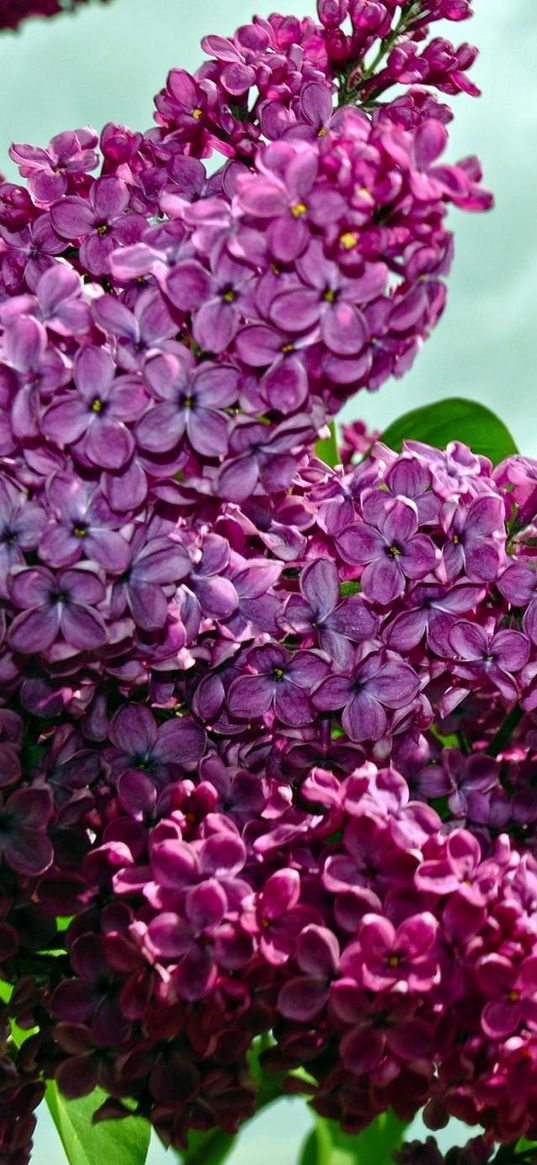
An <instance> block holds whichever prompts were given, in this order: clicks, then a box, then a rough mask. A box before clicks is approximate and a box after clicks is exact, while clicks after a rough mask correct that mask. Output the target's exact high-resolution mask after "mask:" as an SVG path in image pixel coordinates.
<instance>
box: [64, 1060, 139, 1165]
mask: <svg viewBox="0 0 537 1165" xmlns="http://www.w3.org/2000/svg"><path fill="white" fill-rule="evenodd" d="M104 1100H106V1093H104V1092H102V1091H101V1089H100V1088H97V1089H95V1092H92V1093H91V1096H83V1097H81V1099H80V1100H66V1098H65V1097H64V1096H62V1095H61V1093H60V1092H59V1091H58V1088H57V1086H56V1083H55V1082H54V1081H53V1080H51V1081H49V1083H48V1084H47V1092H46V1101H47V1105H48V1108H49V1110H50V1114H51V1116H52V1119H53V1121H54V1124H55V1125H56V1128H57V1130H58V1133H59V1136H60V1140H61V1142H62V1145H63V1147H64V1150H65V1154H66V1156H67V1159H68V1161H69V1163H70V1165H144V1162H145V1159H146V1157H147V1151H148V1149H149V1139H150V1136H151V1128H150V1125H149V1122H148V1121H146V1120H144V1119H143V1118H142V1117H139V1116H129V1117H126V1118H125V1120H111V1121H101V1122H100V1123H99V1124H97V1125H92V1123H91V1118H92V1116H93V1114H94V1112H95V1110H96V1109H97V1108H99V1106H100V1105H101V1104H102V1103H103V1101H104Z"/></svg>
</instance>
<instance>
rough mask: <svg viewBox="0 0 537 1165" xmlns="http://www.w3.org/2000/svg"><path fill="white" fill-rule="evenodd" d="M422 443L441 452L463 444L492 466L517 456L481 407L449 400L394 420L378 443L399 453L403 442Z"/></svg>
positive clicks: (505, 432)
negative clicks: (461, 442)
mask: <svg viewBox="0 0 537 1165" xmlns="http://www.w3.org/2000/svg"><path fill="white" fill-rule="evenodd" d="M405 439H406V440H411V441H425V442H426V443H427V444H428V445H434V446H435V447H436V448H437V449H444V448H445V446H446V445H447V444H448V443H449V442H450V441H463V442H464V444H465V445H469V446H470V448H471V449H473V451H474V453H479V454H482V455H484V456H485V457H490V459H491V461H493V462H494V464H495V465H497V464H498V462H499V461H503V459H504V457H509V456H510V455H511V454H512V453H517V452H518V450H517V447H516V445H515V442H514V440H513V438H512V436H511V434H510V432H509V429H508V428H507V427H506V426H505V425H504V423H503V421H500V419H499V417H497V416H496V415H495V414H494V413H493V412H491V410H490V409H488V408H486V407H485V405H482V404H478V403H477V401H472V400H464V399H463V398H462V397H452V398H451V399H449V400H440V401H436V402H435V403H434V404H431V405H424V406H423V408H420V409H412V411H411V412H409V413H405V415H404V416H402V417H398V419H397V420H396V421H394V422H393V424H391V425H388V428H387V429H385V430H384V433H383V434H382V437H381V440H382V441H384V442H385V444H386V445H389V446H390V448H391V449H397V450H399V449H400V448H401V445H402V443H403V441H404V440H405Z"/></svg>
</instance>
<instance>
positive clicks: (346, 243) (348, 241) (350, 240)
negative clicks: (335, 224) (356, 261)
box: [339, 231, 358, 251]
mask: <svg viewBox="0 0 537 1165" xmlns="http://www.w3.org/2000/svg"><path fill="white" fill-rule="evenodd" d="M339 241H340V244H341V246H342V247H343V250H344V251H352V250H353V248H354V247H355V246H356V244H357V242H358V235H355V234H354V231H345V233H344V234H342V235H340V236H339Z"/></svg>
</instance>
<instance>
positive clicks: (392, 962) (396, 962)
mask: <svg viewBox="0 0 537 1165" xmlns="http://www.w3.org/2000/svg"><path fill="white" fill-rule="evenodd" d="M400 965H401V955H398V954H396V953H395V951H393V952H392V954H391V955H388V966H389V967H391V968H392V969H393V970H395V968H396V967H399V966H400Z"/></svg>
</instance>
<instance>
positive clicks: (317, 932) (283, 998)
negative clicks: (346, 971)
mask: <svg viewBox="0 0 537 1165" xmlns="http://www.w3.org/2000/svg"><path fill="white" fill-rule="evenodd" d="M295 959H296V961H297V963H298V965H299V967H300V970H301V971H303V972H304V974H303V975H297V976H296V977H295V978H293V979H289V980H288V982H287V983H285V985H284V986H283V987H282V989H281V991H280V994H279V996H278V1011H281V1013H282V1015H284V1016H285V1017H286V1019H293V1020H298V1022H299V1023H309V1021H310V1020H312V1019H314V1018H315V1016H316V1015H319V1012H320V1011H322V1009H323V1008H324V1006H325V1004H326V1002H327V999H328V994H329V991H330V984H331V981H332V979H333V977H334V975H335V974H336V971H337V969H338V963H339V943H338V940H337V938H336V936H335V934H333V933H332V931H330V930H328V929H327V928H326V927H325V926H315V925H314V924H310V925H309V926H306V927H305V928H304V930H303V931H301V932H300V934H299V936H298V938H297V940H296V947H295Z"/></svg>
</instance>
